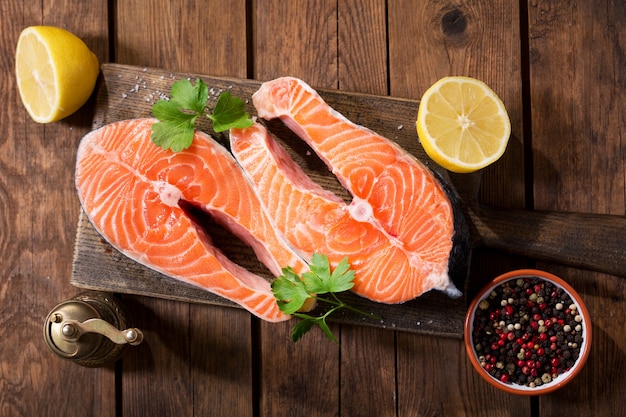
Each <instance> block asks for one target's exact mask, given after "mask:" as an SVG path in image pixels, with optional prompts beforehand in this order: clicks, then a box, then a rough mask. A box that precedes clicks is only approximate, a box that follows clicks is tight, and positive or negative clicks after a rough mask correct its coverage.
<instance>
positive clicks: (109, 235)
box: [76, 119, 308, 321]
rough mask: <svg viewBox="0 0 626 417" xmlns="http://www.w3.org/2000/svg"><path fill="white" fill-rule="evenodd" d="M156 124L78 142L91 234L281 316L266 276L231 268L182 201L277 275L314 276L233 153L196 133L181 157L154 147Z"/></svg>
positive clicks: (103, 131) (132, 123)
mask: <svg viewBox="0 0 626 417" xmlns="http://www.w3.org/2000/svg"><path fill="white" fill-rule="evenodd" d="M155 122H156V120H155V119H133V120H126V121H121V122H116V123H112V124H109V125H106V126H104V127H102V128H100V129H98V130H95V131H92V132H91V133H89V134H87V135H86V136H85V137H84V138H83V140H82V141H81V143H80V146H79V148H78V155H77V164H76V187H77V190H78V195H79V198H80V202H81V204H82V207H83V208H84V210H85V212H86V214H87V215H88V217H89V219H90V221H91V222H92V224H93V225H94V227H95V228H96V229H97V230H98V232H100V234H102V235H103V236H104V237H105V239H106V240H107V241H108V242H110V243H111V244H112V245H113V246H114V247H115V248H117V249H118V250H120V251H121V252H122V253H123V254H125V255H126V256H128V257H130V258H132V259H134V260H136V261H137V262H140V263H141V264H143V265H145V266H147V267H149V268H152V269H154V270H156V271H159V272H161V273H163V274H165V275H168V276H170V277H173V278H176V279H178V280H181V281H185V282H188V283H191V284H194V285H196V286H199V287H201V288H204V289H206V290H208V291H211V292H213V293H215V294H218V295H220V296H222V297H224V298H226V299H229V300H232V301H234V302H235V303H238V304H239V305H241V306H242V307H244V308H245V309H247V310H249V311H250V312H251V313H253V314H255V315H256V316H258V317H260V318H262V319H264V320H267V321H282V320H287V319H289V316H288V315H285V314H283V313H282V312H281V311H280V310H279V309H278V305H277V303H276V300H275V298H274V296H273V294H272V292H271V288H270V283H269V281H268V280H267V279H265V278H263V277H261V276H258V275H256V274H253V273H251V272H249V271H247V270H246V269H244V268H242V267H240V266H238V265H237V264H235V263H233V262H232V261H230V260H229V259H228V258H227V257H226V256H225V255H224V254H223V253H222V252H220V251H219V250H218V249H217V248H216V247H215V246H214V245H213V243H212V242H211V238H210V236H209V235H208V234H207V233H206V232H205V231H204V230H202V228H200V227H198V226H197V224H196V223H195V222H194V221H193V220H192V219H191V218H190V216H189V215H188V214H187V213H186V211H184V210H183V209H182V208H181V205H180V202H181V200H184V201H186V202H188V203H189V204H191V205H193V206H195V207H198V208H200V209H202V210H204V211H205V212H208V213H210V215H211V216H213V217H214V218H215V219H216V221H218V222H219V223H221V224H223V225H224V226H225V227H227V228H228V229H230V230H231V231H232V232H233V233H234V234H235V235H237V236H238V237H239V238H241V239H242V240H243V241H245V242H247V243H248V244H249V245H250V246H251V247H252V248H253V249H254V251H255V253H256V254H257V257H258V258H259V259H260V260H261V261H262V262H263V263H264V264H265V265H266V266H267V267H268V269H270V271H271V272H272V273H273V274H275V275H279V274H280V272H281V268H282V267H284V266H287V265H289V266H291V267H292V268H294V269H295V270H296V271H298V273H302V272H304V271H306V270H307V269H308V266H307V264H306V262H304V261H303V260H302V259H301V258H300V257H299V256H298V255H297V254H296V253H295V252H294V251H293V250H291V249H290V248H289V247H288V246H287V245H286V244H285V242H284V241H283V239H282V237H281V236H279V235H278V234H277V233H276V230H275V229H274V227H273V226H272V224H271V222H270V219H269V218H268V217H267V216H266V215H265V211H264V210H263V208H262V207H261V203H260V201H259V199H258V198H257V197H256V194H255V192H254V191H253V190H252V188H251V187H250V184H249V183H248V181H247V179H246V178H245V177H244V175H243V173H242V171H241V169H240V168H239V166H238V165H237V164H236V162H235V160H234V159H233V157H232V155H231V154H230V153H229V152H228V151H227V150H226V149H225V148H224V147H222V146H221V145H219V144H218V143H217V142H215V141H214V140H213V139H211V138H210V137H209V136H208V135H206V134H204V133H201V132H196V133H195V136H194V141H193V145H192V146H191V147H190V148H188V149H187V150H185V151H182V152H177V153H174V152H171V151H164V150H162V149H161V148H160V147H158V146H156V145H155V144H153V143H152V142H151V140H150V134H151V126H152V124H153V123H155Z"/></svg>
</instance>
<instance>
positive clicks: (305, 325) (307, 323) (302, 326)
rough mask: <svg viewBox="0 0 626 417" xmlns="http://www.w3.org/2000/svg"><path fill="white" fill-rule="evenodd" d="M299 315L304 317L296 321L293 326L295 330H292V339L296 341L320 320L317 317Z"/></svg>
mask: <svg viewBox="0 0 626 417" xmlns="http://www.w3.org/2000/svg"><path fill="white" fill-rule="evenodd" d="M298 316H299V317H300V318H302V320H300V321H299V322H298V323H296V325H295V326H294V327H293V330H292V331H291V340H292V341H294V342H297V341H298V340H300V338H302V336H304V335H305V334H306V333H308V332H309V330H311V328H313V326H315V325H316V324H317V323H318V320H317V319H316V318H315V317H304V318H303V317H301V315H298Z"/></svg>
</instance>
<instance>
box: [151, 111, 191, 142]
mask: <svg viewBox="0 0 626 417" xmlns="http://www.w3.org/2000/svg"><path fill="white" fill-rule="evenodd" d="M152 113H153V114H154V117H156V118H157V119H159V120H160V121H159V122H157V123H154V124H153V125H152V135H151V137H152V142H153V143H154V144H156V145H158V146H160V147H161V148H163V150H167V149H171V150H172V151H174V152H180V151H182V150H183V149H186V148H188V147H189V146H191V142H192V141H193V134H194V125H195V122H196V118H197V117H198V115H197V114H188V113H183V112H181V111H180V110H179V108H178V106H177V105H176V104H175V103H172V102H169V101H165V100H161V101H158V102H157V103H155V104H154V106H152Z"/></svg>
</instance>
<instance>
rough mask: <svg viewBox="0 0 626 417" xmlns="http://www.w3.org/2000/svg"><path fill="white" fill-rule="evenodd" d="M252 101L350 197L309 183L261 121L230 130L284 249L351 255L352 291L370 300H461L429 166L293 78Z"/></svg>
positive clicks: (448, 214)
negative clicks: (438, 294)
mask: <svg viewBox="0 0 626 417" xmlns="http://www.w3.org/2000/svg"><path fill="white" fill-rule="evenodd" d="M252 100H253V104H254V106H255V108H256V110H257V113H258V116H259V117H260V118H263V119H266V120H270V119H274V118H279V119H281V120H282V121H283V122H284V123H285V125H286V126H287V127H289V128H290V129H291V130H292V131H293V132H294V133H296V134H297V135H298V136H299V137H300V138H301V139H303V140H304V141H305V142H306V143H307V144H308V145H309V146H310V147H311V148H312V149H313V151H314V152H315V153H316V154H317V155H318V156H319V158H320V159H321V160H322V161H324V163H325V164H326V165H327V166H328V168H329V169H330V171H331V172H332V173H333V174H334V175H335V176H336V177H337V179H338V180H339V182H340V183H341V184H342V186H343V187H345V189H346V190H347V191H348V192H349V193H350V194H351V196H352V200H351V201H350V202H349V203H348V202H344V201H343V200H342V199H341V198H339V197H337V196H335V195H334V194H332V193H331V192H329V191H327V190H324V189H322V188H321V187H319V186H318V185H317V184H315V183H314V182H313V181H312V180H310V178H309V177H307V175H306V174H305V173H304V172H303V171H302V169H301V168H300V167H299V166H298V165H297V164H296V163H295V162H293V160H291V159H290V157H289V155H288V154H287V152H286V151H285V150H284V149H282V148H281V147H280V145H279V144H278V143H277V142H276V141H275V140H273V139H272V138H271V135H269V134H268V133H267V131H266V130H265V129H264V128H263V127H262V126H261V125H259V124H258V123H257V124H256V125H254V126H253V127H251V128H248V129H243V130H241V129H240V130H236V129H233V130H232V131H231V150H232V152H233V154H234V155H235V158H236V159H237V161H238V162H239V164H240V166H241V167H242V168H243V170H244V171H245V172H246V175H247V176H248V178H249V179H250V181H251V182H252V184H253V186H254V188H255V190H256V193H257V196H258V197H259V198H260V199H261V200H262V203H263V204H264V205H265V206H266V211H267V213H268V215H269V216H271V217H272V221H273V223H274V225H275V226H276V227H277V228H278V230H279V231H280V233H282V234H283V235H284V236H285V238H286V240H287V241H288V242H289V245H291V246H292V247H293V248H294V249H296V250H297V251H298V252H299V254H300V255H302V256H304V257H305V258H307V259H310V257H311V255H312V253H313V252H319V253H323V254H325V255H327V256H328V257H329V260H331V261H334V262H338V261H339V260H341V258H343V257H344V256H347V257H348V261H349V262H350V264H351V265H352V268H353V269H354V270H355V279H354V283H355V285H354V288H353V291H354V292H355V293H357V294H358V295H360V296H362V297H364V298H368V299H370V300H373V301H376V302H381V303H389V304H395V303H402V302H406V301H408V300H411V299H413V298H416V297H418V296H420V295H421V294H423V293H425V292H427V291H430V290H433V289H436V290H441V291H444V292H446V293H447V294H448V295H450V296H452V297H455V296H459V295H460V292H459V290H458V289H457V288H456V287H455V286H454V284H453V282H452V280H451V279H450V277H449V274H448V261H449V259H450V254H451V251H452V248H453V236H454V215H453V207H452V204H451V202H450V200H449V199H448V197H447V195H446V193H445V191H444V190H443V188H442V187H441V185H440V184H439V182H438V181H437V179H436V178H435V177H434V175H433V174H432V173H431V172H430V170H428V168H426V167H425V166H424V165H423V164H422V163H421V162H419V161H418V160H417V159H416V158H415V157H414V156H413V155H411V154H410V153H408V152H407V151H406V150H404V149H402V148H401V147H400V146H398V145H397V144H396V143H395V142H393V141H391V140H389V139H387V138H384V137H382V136H380V135H378V134H376V133H375V132H373V131H371V130H369V129H367V128H365V127H363V126H359V125H356V124H354V123H352V122H351V121H349V120H348V119H346V118H345V117H344V116H343V115H341V114H340V113H338V112H337V111H335V110H334V109H332V108H331V107H330V106H329V105H328V104H327V103H326V102H325V101H324V100H323V99H322V98H321V96H320V95H319V94H318V93H317V92H316V91H315V90H314V89H312V88H311V87H310V86H308V85H307V84H306V83H304V82H303V81H302V80H299V79H297V78H292V77H283V78H278V79H276V80H273V81H269V82H266V83H264V84H262V86H261V87H260V89H259V90H258V91H257V92H256V93H255V94H254V95H253V96H252Z"/></svg>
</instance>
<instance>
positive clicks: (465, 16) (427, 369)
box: [388, 1, 530, 416]
mask: <svg viewBox="0 0 626 417" xmlns="http://www.w3.org/2000/svg"><path fill="white" fill-rule="evenodd" d="M518 13H519V11H518V9H517V6H516V4H515V5H513V4H511V2H506V1H497V2H492V3H491V4H490V5H489V6H488V7H487V6H485V5H483V4H481V3H479V2H468V1H460V2H457V1H455V2H452V1H425V2H418V4H416V2H411V1H400V2H393V3H390V4H389V8H388V16H389V23H388V25H389V26H388V28H389V73H390V77H389V79H390V93H391V94H392V95H394V96H401V97H408V98H419V97H421V95H422V94H423V93H424V91H426V89H427V88H428V87H429V86H430V85H431V84H432V83H434V82H435V81H437V80H438V79H439V78H441V77H443V76H447V75H467V76H472V77H476V78H479V79H482V80H483V81H485V82H486V83H487V84H489V85H490V86H491V87H492V88H493V89H494V90H495V91H496V92H497V94H498V95H499V96H500V97H501V98H502V100H503V101H504V103H505V106H506V107H507V110H508V111H509V114H510V115H511V116H512V117H511V124H512V137H511V139H510V145H509V146H508V148H507V152H506V154H505V156H504V157H503V158H502V159H501V160H499V161H498V162H497V163H496V164H495V165H494V166H491V167H489V169H487V170H485V171H484V172H483V178H482V179H481V184H480V188H481V192H480V201H481V202H483V203H488V204H490V205H491V204H493V205H494V206H498V207H524V187H523V180H524V175H523V172H524V159H523V145H522V142H521V138H522V137H523V133H522V123H521V114H522V111H521V106H522V103H521V100H520V94H519V92H520V89H521V82H520V78H519V77H520V68H519V61H518V60H519V44H518V43H517V42H518V36H519V24H518V22H519V15H518ZM476 188H477V187H471V188H470V190H474V191H476ZM464 197H465V198H466V199H467V200H469V201H471V198H473V197H475V196H473V195H467V193H466V194H464ZM470 223H471V222H470ZM478 223H479V222H478ZM474 224H476V220H474ZM513 265H514V263H513V262H512V260H511V259H510V258H508V257H503V256H502V255H500V254H498V253H494V252H493V251H483V250H478V251H476V250H475V251H473V253H472V264H471V270H470V277H469V281H470V282H471V283H472V286H471V287H470V288H468V291H469V292H470V294H468V295H470V296H471V292H472V291H473V290H474V288H477V287H480V286H481V283H485V282H486V280H488V279H490V278H491V277H494V276H496V275H497V273H498V272H502V271H505V270H508V269H510V268H511V267H512V266H513ZM397 344H398V352H397V359H396V360H397V366H398V394H397V395H398V415H468V416H470V415H490V416H505V415H509V416H510V415H529V414H530V403H529V402H528V401H524V400H519V399H518V400H515V399H512V398H510V397H508V396H506V395H503V394H502V393H499V392H497V391H495V390H493V389H490V388H489V387H487V386H486V384H484V383H483V382H482V381H480V380H478V379H477V378H475V374H474V372H473V370H472V369H471V366H470V365H469V362H468V361H467V359H466V358H465V354H464V351H463V346H462V344H461V343H459V342H456V341H453V340H445V339H444V340H438V339H436V338H427V339H420V338H415V337H411V336H410V335H406V334H403V333H398V335H397ZM433 358H440V361H437V360H433ZM452 381H454V382H452ZM413 387H420V389H419V391H418V390H414V389H413ZM480 401H484V402H483V404H490V407H488V408H487V409H484V408H482V407H480V406H478V405H476V403H477V402H480ZM478 408H480V410H478Z"/></svg>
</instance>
